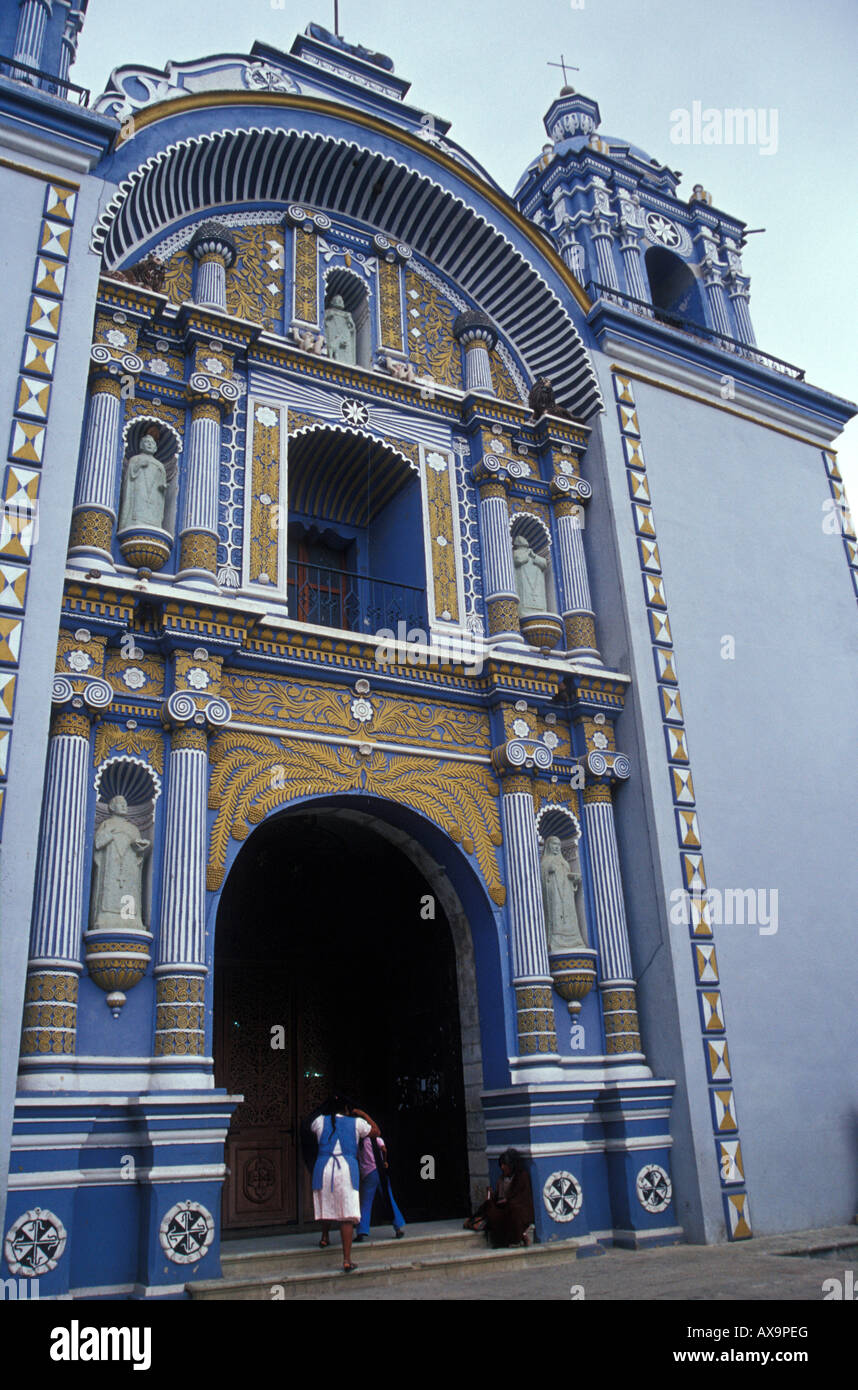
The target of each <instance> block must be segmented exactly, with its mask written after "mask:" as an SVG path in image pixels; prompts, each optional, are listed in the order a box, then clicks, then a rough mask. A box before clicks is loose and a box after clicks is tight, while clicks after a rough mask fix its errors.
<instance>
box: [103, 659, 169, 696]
mask: <svg viewBox="0 0 858 1390" xmlns="http://www.w3.org/2000/svg"><path fill="white" fill-rule="evenodd" d="M138 650H139V648H138ZM126 671H142V672H143V674H144V676H146V678H147V679H146V681H145V682H143V683H142V684H141V682H140V680H139V678H133V677H132V679H131V682H130V683H129V682H128V681H126V680H125V679H124V676H125V672H126ZM165 671H166V666H165V663H164V658H163V657H162V656H158V655H154V656H141V657H140V658H139V659H135V658H134V657H130V656H129V657H124V656H123V655H122V653H121V651H112V652H108V653H107V662H106V664H105V667H104V676H105V680H108V681H110V683H111V685H112V686H113V688H114V689H115V691H116V693H117V695H144V696H146V695H148V696H152V695H161V694H162V693H163V690H164V679H165Z"/></svg>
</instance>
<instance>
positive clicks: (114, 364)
mask: <svg viewBox="0 0 858 1390" xmlns="http://www.w3.org/2000/svg"><path fill="white" fill-rule="evenodd" d="M89 359H90V362H91V363H92V364H93V365H92V366H91V367H90V369H89V370H90V378H91V379H92V378H94V377H95V376H98V378H99V379H102V378H105V379H106V378H108V377H117V378H118V376H119V374H120V372H122V373H126V372H130V373H131V374H132V375H133V374H134V373H136V372H142V370H143V365H144V364H143V358H142V357H138V355H137V353H136V352H123V353H116V352H112V351H111V349H110V348H109V347H107V345H106V344H105V343H93V345H92V347H91V348H90V350H89ZM117 386H118V382H117ZM90 389H92V388H90Z"/></svg>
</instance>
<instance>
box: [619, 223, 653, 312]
mask: <svg viewBox="0 0 858 1390" xmlns="http://www.w3.org/2000/svg"><path fill="white" fill-rule="evenodd" d="M620 233H621V235H620V252H621V254H622V257H623V267H624V269H625V272H626V286H627V288H628V293H629V294H630V295H631V297H632V299H641V300H643V301H644V303H647V302H648V301H649V292H648V290H647V287H646V284H645V281H644V273H643V266H642V265H641V248H640V241H639V239H638V233H637V228H636V227H634V226H632V225H631V224H630V223H622V222H621V223H620Z"/></svg>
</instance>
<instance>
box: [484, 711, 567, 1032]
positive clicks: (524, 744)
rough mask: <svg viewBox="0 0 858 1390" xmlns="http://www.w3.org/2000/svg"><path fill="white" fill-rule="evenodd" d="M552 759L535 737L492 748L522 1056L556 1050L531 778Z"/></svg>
mask: <svg viewBox="0 0 858 1390" xmlns="http://www.w3.org/2000/svg"><path fill="white" fill-rule="evenodd" d="M551 762H552V758H551V750H550V749H549V748H546V747H545V745H544V744H541V743H538V742H537V741H536V740H531V739H511V740H510V741H509V742H508V743H506V744H504V745H502V746H501V747H499V748H496V749H495V750H494V751H493V753H492V763H493V766H494V768H495V771H496V772H497V774H498V776H499V777H500V779H501V817H502V821H503V840H504V845H505V847H506V870H507V880H506V882H507V911H508V913H509V924H510V947H511V952H512V982H513V987H514V989H515V1000H516V1029H517V1033H518V1051H519V1054H520V1056H522V1057H528V1056H531V1057H532V1056H534V1055H536V1056H541V1057H544V1056H547V1055H556V1054H557V1032H556V1027H555V1022H554V999H553V996H552V992H551V991H552V978H551V970H550V967H549V964H548V946H547V943H546V937H545V912H544V908H543V904H542V882H541V877H540V863H539V843H538V839H537V832H536V816H535V813H534V803H533V781H532V778H533V775H534V771H535V769H536V768H537V767H538V768H539V770H540V771H542V772H544V771H546V770H547V769H548V768H550V766H551Z"/></svg>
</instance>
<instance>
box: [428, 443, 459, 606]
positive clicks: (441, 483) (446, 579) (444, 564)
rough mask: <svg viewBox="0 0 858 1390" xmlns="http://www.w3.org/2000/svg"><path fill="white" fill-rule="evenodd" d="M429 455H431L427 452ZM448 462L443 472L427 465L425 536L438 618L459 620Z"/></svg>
mask: <svg viewBox="0 0 858 1390" xmlns="http://www.w3.org/2000/svg"><path fill="white" fill-rule="evenodd" d="M430 457H431V455H430ZM451 467H452V465H448V466H447V468H446V469H444V471H443V472H439V471H438V470H437V469H435V468H432V467H431V466H430V465H428V464H427V466H426V470H425V476H426V503H427V507H428V511H429V535H430V538H431V543H432V585H433V589H434V594H435V612H436V613H437V614H438V615H439V617H443V618H445V619H451V618H452V619H453V621H454V622H458V621H459V591H458V583H457V577H456V544H455V534H454V529H453V528H454V527H455V525H456V516H455V512H454V510H453V504H452V499H451V497H450V474H451Z"/></svg>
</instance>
